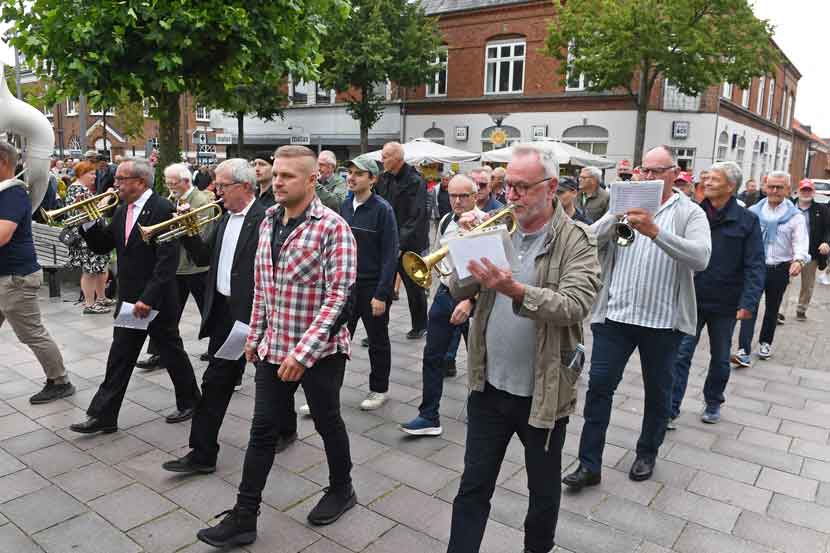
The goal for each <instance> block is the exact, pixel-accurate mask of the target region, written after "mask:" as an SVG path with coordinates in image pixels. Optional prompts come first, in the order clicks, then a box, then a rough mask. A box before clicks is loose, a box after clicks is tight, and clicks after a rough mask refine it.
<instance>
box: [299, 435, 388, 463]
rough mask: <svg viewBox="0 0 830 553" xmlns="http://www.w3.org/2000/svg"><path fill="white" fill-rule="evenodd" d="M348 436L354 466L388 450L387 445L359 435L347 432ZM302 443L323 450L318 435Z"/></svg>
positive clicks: (321, 439)
mask: <svg viewBox="0 0 830 553" xmlns="http://www.w3.org/2000/svg"><path fill="white" fill-rule="evenodd" d="M348 434H349V452H350V453H351V456H352V463H354V464H355V465H360V464H362V463H365V462H366V461H368V460H369V459H373V458H375V457H377V456H378V455H380V454H381V453H383V452H385V451H388V450H389V446H388V445H385V444H382V443H380V442H377V441H375V440H372V439H369V438H367V437H366V436H363V435H361V434H355V433H354V432H348ZM303 441H304V442H306V443H307V444H309V445H313V446H314V447H316V448H319V449H323V438H321V437H320V435H319V434H315V435H314V436H311V437H310V438H307V439H305V440H303Z"/></svg>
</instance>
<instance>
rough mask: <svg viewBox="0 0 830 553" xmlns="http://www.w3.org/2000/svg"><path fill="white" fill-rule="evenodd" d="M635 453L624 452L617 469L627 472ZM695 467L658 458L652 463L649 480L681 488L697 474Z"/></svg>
mask: <svg viewBox="0 0 830 553" xmlns="http://www.w3.org/2000/svg"><path fill="white" fill-rule="evenodd" d="M635 457H636V455H635V454H634V452H633V451H630V452H628V453H627V454H626V456H625V457H623V459H622V460H621V461H620V462H619V463H618V464H617V470H619V471H621V472H623V473H625V474H628V470H629V469H630V468H631V465H632V464H633V463H634V459H635ZM697 472H698V471H697V469H695V468H692V467H688V466H686V465H682V464H680V463H675V462H674V461H669V460H668V459H659V460H658V461H657V463H656V464H655V465H654V474H653V475H652V476H651V479H650V480H649V481H650V482H659V483H662V484H665V485H666V486H674V487H675V488H680V489H683V488H685V487H686V486H688V485H689V482H691V481H692V478H694V477H695V475H696V474H697Z"/></svg>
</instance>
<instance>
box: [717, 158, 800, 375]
mask: <svg viewBox="0 0 830 553" xmlns="http://www.w3.org/2000/svg"><path fill="white" fill-rule="evenodd" d="M764 189H765V192H766V195H767V197H766V198H764V199H762V200H761V201H759V202H758V203H756V204H755V205H753V206H752V207H751V208H749V210H750V211H752V212H753V213H754V214H755V215H757V216H758V219H759V220H760V221H761V233H762V235H763V238H764V255H765V258H766V265H767V271H766V280H765V281H764V297H765V298H766V299H765V305H764V321H763V323H762V324H761V334H760V335H759V337H758V341H759V344H758V357H760V358H761V359H769V358H770V357H771V356H772V340H773V339H774V338H775V327H776V326H777V324H778V323H777V318H778V308H779V307H781V301H782V300H783V299H784V292H785V291H786V290H787V286H788V285H789V283H790V277H795V276H798V275H799V274H801V270H802V269H803V268H804V266H805V265H806V264H807V263H809V262H810V236H809V233H808V232H807V221H806V220H805V219H804V217H803V216H802V214H801V211H799V210H798V208H797V207H795V206H794V205H793V203H792V202H791V201H790V200H789V199H788V198H789V197H790V174H789V173H787V172H785V171H773V172H771V173H770V174H769V175H767V177H766V184H765V185H764ZM755 319H756V316H753V317H752V319H749V320H746V321H741V331H740V333H739V335H738V346H739V347H740V349H738V351H737V352H735V354H734V355H733V356H732V362H733V363H735V364H737V365H739V366H741V367H748V366H749V365H750V364H751V358H750V354H751V352H752V336H753V334H754V333H755Z"/></svg>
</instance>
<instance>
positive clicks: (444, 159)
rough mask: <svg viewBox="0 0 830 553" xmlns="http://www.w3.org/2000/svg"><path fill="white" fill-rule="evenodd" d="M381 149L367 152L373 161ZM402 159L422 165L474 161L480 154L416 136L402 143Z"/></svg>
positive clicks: (378, 159)
mask: <svg viewBox="0 0 830 553" xmlns="http://www.w3.org/2000/svg"><path fill="white" fill-rule="evenodd" d="M380 153H381V150H375V151H374V152H369V153H367V154H366V155H367V156H370V157H371V158H372V159H374V160H375V161H380ZM403 153H404V161H406V162H407V163H408V164H410V165H424V164H428V163H461V162H464V161H476V160H477V159H478V158H479V157H481V154H473V153H470V152H467V151H464V150H456V149H455V148H450V147H449V146H444V145H443V144H438V143H436V142H433V141H431V140H427V139H426V138H416V139H414V140H410V141H409V142H407V143H406V144H404V145H403Z"/></svg>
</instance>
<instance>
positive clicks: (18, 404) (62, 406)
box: [6, 396, 74, 419]
mask: <svg viewBox="0 0 830 553" xmlns="http://www.w3.org/2000/svg"><path fill="white" fill-rule="evenodd" d="M6 403H8V404H9V405H11V406H12V407H14V408H15V409H16V410H17V411H19V412H20V413H23V414H24V415H26V416H27V417H29V418H30V419H37V418H40V417H45V416H46V415H54V414H55V413H60V412H61V411H66V410H68V409H72V408H73V407H74V405H72V404H71V403H69V402H68V401H66V400H65V399H58V400H56V401H50V402H49V403H40V404H37V405H32V404H31V403H29V398H28V397H25V396H24V397H18V398H14V399H10V400H8V401H7V402H6Z"/></svg>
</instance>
